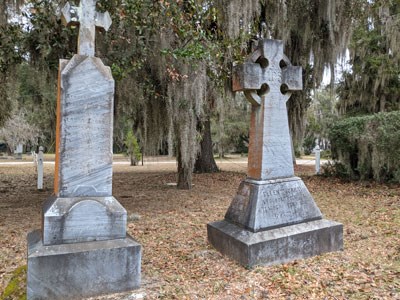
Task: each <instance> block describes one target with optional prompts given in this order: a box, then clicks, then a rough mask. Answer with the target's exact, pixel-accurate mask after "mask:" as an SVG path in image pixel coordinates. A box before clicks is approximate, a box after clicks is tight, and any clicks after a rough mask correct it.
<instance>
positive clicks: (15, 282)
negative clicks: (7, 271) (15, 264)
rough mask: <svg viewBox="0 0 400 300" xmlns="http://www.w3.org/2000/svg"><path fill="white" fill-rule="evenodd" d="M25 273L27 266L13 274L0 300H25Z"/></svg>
mask: <svg viewBox="0 0 400 300" xmlns="http://www.w3.org/2000/svg"><path fill="white" fill-rule="evenodd" d="M26 271H27V266H26V265H25V266H21V267H19V268H17V269H16V270H15V271H14V272H13V276H12V277H11V280H10V282H9V283H8V285H7V286H6V288H5V290H4V292H3V294H1V295H0V300H11V299H14V300H26V285H25V282H26Z"/></svg>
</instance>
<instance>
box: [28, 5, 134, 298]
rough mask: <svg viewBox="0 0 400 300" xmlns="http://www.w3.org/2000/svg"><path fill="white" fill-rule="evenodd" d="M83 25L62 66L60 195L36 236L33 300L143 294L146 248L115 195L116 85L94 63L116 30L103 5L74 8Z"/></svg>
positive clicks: (48, 206)
mask: <svg viewBox="0 0 400 300" xmlns="http://www.w3.org/2000/svg"><path fill="white" fill-rule="evenodd" d="M63 16H64V20H65V21H66V23H69V24H71V23H74V24H78V22H79V24H80V25H79V26H80V30H79V42H78V54H76V55H74V56H73V57H72V59H71V60H60V67H59V79H58V82H59V86H58V97H57V128H56V162H55V176H54V195H53V196H51V197H50V198H49V199H48V200H47V201H46V202H45V204H44V205H43V214H42V219H43V220H42V229H41V230H37V231H33V232H31V233H30V234H29V235H28V274H27V277H28V278H27V281H28V284H27V289H28V290H27V296H28V299H75V298H83V297H88V296H96V295H101V294H107V293H115V292H120V291H125V290H130V289H134V288H137V287H138V286H139V284H140V267H141V246H140V244H138V243H137V242H136V241H134V240H133V239H132V238H131V237H130V236H129V235H127V234H126V221H127V213H126V210H125V209H124V208H123V207H122V206H121V204H120V203H119V202H118V201H117V200H116V199H115V198H114V197H113V196H112V144H113V137H112V133H113V107H114V80H113V78H112V74H111V70H110V68H109V67H106V66H105V65H104V64H103V62H102V61H101V60H100V59H99V58H97V57H94V38H95V27H96V26H99V25H101V26H103V27H104V28H105V29H108V27H109V26H110V24H111V19H110V17H109V15H108V13H104V14H100V13H97V12H96V0H81V2H80V5H79V7H73V6H70V5H69V4H67V5H66V6H65V7H64V9H63Z"/></svg>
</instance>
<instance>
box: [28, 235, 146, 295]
mask: <svg viewBox="0 0 400 300" xmlns="http://www.w3.org/2000/svg"><path fill="white" fill-rule="evenodd" d="M40 236H41V233H40V231H39V230H37V231H33V232H31V233H30V234H29V235H28V274H27V279H28V286H27V298H28V299H30V300H34V299H35V300H36V299H37V300H39V299H41V300H42V299H52V300H58V299H64V300H65V299H82V298H84V297H90V296H97V295H101V294H106V293H116V292H123V291H127V290H132V289H135V288H138V287H139V285H140V271H141V270H140V269H141V246H140V245H139V244H138V243H137V242H136V241H134V240H133V239H132V238H131V237H129V236H128V237H127V238H125V239H115V240H109V241H97V242H84V243H75V244H63V245H52V246H44V245H43V243H42V241H41V237H40Z"/></svg>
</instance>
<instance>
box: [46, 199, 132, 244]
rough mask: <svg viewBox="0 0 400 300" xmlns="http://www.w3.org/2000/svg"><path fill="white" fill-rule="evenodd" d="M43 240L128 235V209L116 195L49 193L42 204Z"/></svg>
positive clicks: (54, 241) (53, 241)
mask: <svg viewBox="0 0 400 300" xmlns="http://www.w3.org/2000/svg"><path fill="white" fill-rule="evenodd" d="M42 217H43V244H44V245H56V244H68V243H79V242H90V241H101V240H110V239H123V238H125V235H126V210H125V209H124V208H123V207H122V205H121V204H119V202H118V201H117V200H116V199H115V198H114V197H75V198H58V197H54V196H53V197H50V198H49V199H48V200H47V202H46V203H45V205H44V207H43V216H42Z"/></svg>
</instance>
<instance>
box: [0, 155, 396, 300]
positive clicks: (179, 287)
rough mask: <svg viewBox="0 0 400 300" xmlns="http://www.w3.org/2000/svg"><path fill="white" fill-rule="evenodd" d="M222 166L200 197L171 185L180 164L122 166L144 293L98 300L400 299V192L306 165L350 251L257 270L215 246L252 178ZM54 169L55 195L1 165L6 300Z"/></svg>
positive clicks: (122, 189)
mask: <svg viewBox="0 0 400 300" xmlns="http://www.w3.org/2000/svg"><path fill="white" fill-rule="evenodd" d="M220 165H221V168H222V170H223V171H222V172H220V173H215V174H195V175H194V182H193V183H194V187H193V189H192V190H190V191H182V190H177V189H176V188H175V187H174V186H173V185H169V183H173V182H175V177H176V175H175V168H176V166H175V164H171V163H169V164H168V163H157V161H156V162H153V164H148V165H147V166H146V165H145V166H139V167H130V166H128V165H115V166H114V178H113V194H114V196H115V197H116V198H117V199H118V200H119V201H120V202H121V204H122V205H123V206H124V207H125V208H126V209H127V211H128V216H129V218H128V228H127V230H128V233H129V234H130V235H131V236H133V237H134V238H135V239H136V240H137V241H139V242H140V243H141V244H142V246H143V255H142V287H141V288H140V289H139V290H137V291H135V292H130V293H125V294H119V295H111V296H107V297H97V298H93V299H126V300H127V299H400V186H399V185H378V184H374V183H349V182H341V181H339V180H336V179H332V178H324V177H320V176H312V175H311V174H312V173H313V170H312V167H304V166H299V167H297V168H296V174H298V175H300V176H301V177H302V178H303V180H304V181H305V183H306V185H307V187H308V189H309V190H310V192H311V194H312V195H313V196H314V199H315V200H316V202H317V204H318V206H319V208H320V209H321V211H322V212H323V214H324V215H325V217H326V218H327V219H330V220H335V221H338V222H341V223H343V225H344V251H343V252H337V253H329V254H324V255H321V256H318V257H313V258H309V259H305V260H299V261H295V262H292V263H288V264H284V265H279V266H273V267H256V268H253V269H251V270H250V269H245V268H243V267H241V266H240V265H238V264H236V263H235V262H234V261H231V260H230V259H228V258H226V257H223V256H222V255H221V254H220V253H218V252H217V251H215V250H214V249H213V248H212V247H211V246H210V245H209V244H208V242H207V231H206V224H207V223H209V222H212V221H217V220H221V219H223V217H224V214H225V212H226V209H227V208H228V206H229V204H230V201H231V198H232V196H233V195H234V193H235V191H236V189H237V187H238V185H239V183H240V181H241V180H242V179H244V178H245V171H246V169H245V165H244V164H239V163H235V161H234V160H232V161H231V162H228V163H224V164H220ZM53 172H54V166H52V165H46V166H45V179H44V184H45V187H46V189H45V190H44V191H37V190H36V189H35V180H36V173H35V169H34V168H33V166H32V165H30V164H28V165H19V166H5V165H0V295H1V294H2V293H3V291H4V290H5V288H6V286H7V285H8V283H9V282H10V280H11V278H12V277H13V273H14V272H15V270H21V267H23V266H25V265H26V234H27V233H28V232H29V231H31V230H33V229H37V228H40V221H41V220H40V218H41V217H40V211H41V205H42V202H43V201H44V200H45V199H46V198H47V197H48V196H49V195H50V194H51V192H52V180H53ZM20 273H21V274H25V273H24V272H20ZM14 277H15V276H14ZM22 282H24V281H22ZM23 288H24V286H22V289H23ZM3 295H4V294H3ZM13 297H14V298H13ZM0 299H1V297H0ZM4 299H17V297H16V296H12V295H11V296H8V297H5V298H4Z"/></svg>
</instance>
